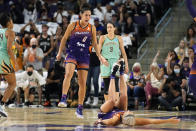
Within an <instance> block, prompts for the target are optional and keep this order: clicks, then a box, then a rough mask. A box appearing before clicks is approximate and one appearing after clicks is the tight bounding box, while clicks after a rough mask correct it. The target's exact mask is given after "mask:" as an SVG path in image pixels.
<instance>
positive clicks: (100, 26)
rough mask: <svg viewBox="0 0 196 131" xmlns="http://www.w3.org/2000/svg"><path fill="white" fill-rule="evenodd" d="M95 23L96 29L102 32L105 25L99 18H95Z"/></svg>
mask: <svg viewBox="0 0 196 131" xmlns="http://www.w3.org/2000/svg"><path fill="white" fill-rule="evenodd" d="M94 25H95V27H96V31H101V32H102V31H103V30H104V27H103V26H102V25H101V24H100V22H99V18H95V19H94Z"/></svg>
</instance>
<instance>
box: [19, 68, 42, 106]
mask: <svg viewBox="0 0 196 131" xmlns="http://www.w3.org/2000/svg"><path fill="white" fill-rule="evenodd" d="M16 80H17V95H18V96H17V98H18V99H17V103H18V104H19V103H20V95H21V90H23V91H24V97H25V105H26V106H29V105H32V104H33V101H34V94H35V92H36V90H37V91H38V97H39V103H38V104H39V105H41V98H42V97H41V96H42V88H41V86H43V85H44V84H45V83H46V81H45V78H44V77H42V76H41V75H40V74H39V73H38V72H37V71H36V70H34V67H33V65H28V66H27V67H26V70H25V71H23V72H21V73H17V74H16Z"/></svg>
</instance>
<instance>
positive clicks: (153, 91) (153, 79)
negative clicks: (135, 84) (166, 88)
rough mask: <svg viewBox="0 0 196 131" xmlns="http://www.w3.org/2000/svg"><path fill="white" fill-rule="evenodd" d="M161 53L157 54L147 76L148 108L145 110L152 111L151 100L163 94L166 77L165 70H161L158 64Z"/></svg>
mask: <svg viewBox="0 0 196 131" xmlns="http://www.w3.org/2000/svg"><path fill="white" fill-rule="evenodd" d="M159 53H160V51H158V52H157V54H156V56H155V57H154V59H153V62H152V64H151V65H150V72H149V73H148V74H147V76H146V86H145V88H144V89H145V94H146V102H147V103H146V104H147V105H146V107H145V109H150V107H151V99H152V96H157V95H159V94H160V92H161V90H162V89H161V88H160V87H161V84H162V82H161V81H162V80H163V77H164V70H163V68H161V69H160V68H159V66H158V64H157V58H158V56H159Z"/></svg>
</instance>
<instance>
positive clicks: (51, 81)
mask: <svg viewBox="0 0 196 131" xmlns="http://www.w3.org/2000/svg"><path fill="white" fill-rule="evenodd" d="M63 76H64V68H63V67H61V65H60V64H58V63H55V68H51V69H49V71H48V77H47V80H46V85H45V97H46V102H45V103H44V106H51V101H50V95H51V94H56V95H57V96H58V99H59V100H60V98H61V90H62V88H61V87H62V81H63V78H64V77H63Z"/></svg>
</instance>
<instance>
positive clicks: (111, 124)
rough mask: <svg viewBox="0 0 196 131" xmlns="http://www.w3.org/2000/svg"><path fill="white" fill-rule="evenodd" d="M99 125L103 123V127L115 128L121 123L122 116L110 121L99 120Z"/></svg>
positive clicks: (116, 115) (117, 115)
mask: <svg viewBox="0 0 196 131" xmlns="http://www.w3.org/2000/svg"><path fill="white" fill-rule="evenodd" d="M98 123H101V124H103V125H107V126H115V125H117V124H119V123H120V115H119V114H115V115H114V116H113V117H112V118H110V119H105V120H101V119H100V120H99V121H98Z"/></svg>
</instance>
